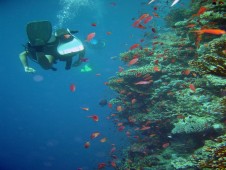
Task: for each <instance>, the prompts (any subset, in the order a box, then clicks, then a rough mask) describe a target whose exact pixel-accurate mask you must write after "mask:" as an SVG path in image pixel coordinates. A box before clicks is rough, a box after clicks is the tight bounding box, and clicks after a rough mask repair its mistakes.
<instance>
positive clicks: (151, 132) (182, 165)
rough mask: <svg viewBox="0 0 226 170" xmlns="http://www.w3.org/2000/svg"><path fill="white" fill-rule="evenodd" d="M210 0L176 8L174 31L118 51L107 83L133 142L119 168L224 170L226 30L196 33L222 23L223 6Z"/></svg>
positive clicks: (115, 117)
mask: <svg viewBox="0 0 226 170" xmlns="http://www.w3.org/2000/svg"><path fill="white" fill-rule="evenodd" d="M210 2H211V1H203V2H198V1H195V2H193V3H192V4H191V7H190V8H189V10H188V9H176V10H174V9H173V10H172V11H171V12H170V13H169V15H168V16H167V17H165V20H166V25H167V26H171V27H172V28H174V33H172V30H169V31H168V32H164V33H163V34H159V35H158V37H157V38H155V39H154V38H153V39H151V40H150V39H145V42H144V43H143V48H139V49H138V48H136V49H133V50H129V51H125V52H123V53H121V54H120V60H121V61H122V62H123V63H124V64H125V65H124V66H120V69H119V72H118V73H117V75H116V76H115V77H111V78H110V79H109V81H108V82H107V83H106V85H107V86H108V87H109V88H111V89H112V90H114V91H116V92H117V93H118V95H117V96H116V97H115V98H113V99H112V100H111V101H110V103H111V104H113V107H112V109H113V110H114V111H115V114H114V115H113V116H111V119H112V120H113V121H114V122H120V123H121V124H123V126H125V131H126V135H127V136H128V139H129V141H130V145H129V146H128V147H127V148H126V149H124V150H123V159H120V160H118V167H117V168H118V169H120V170H125V169H130V170H132V169H136V170H138V169H142V170H144V169H153V170H154V169H169V170H171V169H192V170H195V169H197V170H198V169H205V168H207V169H208V168H209V169H211V168H212V169H213V168H215V169H216V168H218V169H225V167H226V165H225V159H226V155H225V154H226V151H225V150H226V140H225V139H226V137H225V122H226V87H225V85H226V79H225V77H226V35H213V34H208V35H206V34H203V35H202V36H200V35H199V34H197V33H196V32H195V31H197V30H202V29H204V28H205V29H224V27H225V25H222V23H223V22H224V23H225V20H226V15H225V11H226V10H225V9H226V8H225V5H222V6H219V5H216V6H213V5H210ZM200 4H201V5H202V6H200ZM201 7H202V8H201ZM202 10H203V11H202ZM200 11H201V12H200ZM134 59H136V62H134ZM131 63H132V64H131Z"/></svg>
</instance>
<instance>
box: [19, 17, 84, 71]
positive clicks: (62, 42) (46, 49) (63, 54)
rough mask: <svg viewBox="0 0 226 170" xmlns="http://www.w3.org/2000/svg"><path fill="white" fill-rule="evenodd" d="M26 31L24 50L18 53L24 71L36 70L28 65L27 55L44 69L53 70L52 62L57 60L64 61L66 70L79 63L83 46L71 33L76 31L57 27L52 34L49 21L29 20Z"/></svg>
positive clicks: (82, 53)
mask: <svg viewBox="0 0 226 170" xmlns="http://www.w3.org/2000/svg"><path fill="white" fill-rule="evenodd" d="M26 31H27V36H28V39H29V42H28V43H27V44H26V45H25V51H23V52H22V53H20V55H19V58H20V61H21V63H22V65H23V67H24V71H25V72H28V73H33V72H35V71H36V70H35V69H34V68H32V67H30V66H29V65H28V57H29V58H30V59H31V60H32V61H34V62H36V63H38V64H39V65H40V66H41V67H42V68H43V69H45V70H48V69H52V70H54V71H55V70H56V68H54V67H53V64H55V63H56V62H57V61H58V60H59V61H65V62H66V65H65V69H66V70H69V69H70V68H71V66H73V67H76V66H79V65H80V64H81V60H82V59H83V58H84V55H85V48H84V45H83V44H82V42H81V41H80V40H79V39H78V38H77V37H75V36H74V35H73V34H75V33H77V32H78V31H70V30H69V29H58V30H56V32H55V34H54V35H52V25H51V23H50V22H49V21H35V22H30V23H28V24H27V28H26ZM77 54H78V60H77V61H75V62H73V57H74V56H75V55H77ZM72 62H73V64H72Z"/></svg>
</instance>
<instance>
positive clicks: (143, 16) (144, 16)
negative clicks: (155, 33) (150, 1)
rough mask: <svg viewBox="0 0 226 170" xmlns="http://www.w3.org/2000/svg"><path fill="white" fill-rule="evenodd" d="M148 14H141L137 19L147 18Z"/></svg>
mask: <svg viewBox="0 0 226 170" xmlns="http://www.w3.org/2000/svg"><path fill="white" fill-rule="evenodd" d="M148 16H149V14H143V15H141V16H140V18H139V20H143V19H144V18H147V17H148Z"/></svg>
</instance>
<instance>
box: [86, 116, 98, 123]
mask: <svg viewBox="0 0 226 170" xmlns="http://www.w3.org/2000/svg"><path fill="white" fill-rule="evenodd" d="M88 118H92V119H93V121H95V122H98V121H99V117H98V116H97V115H92V116H88Z"/></svg>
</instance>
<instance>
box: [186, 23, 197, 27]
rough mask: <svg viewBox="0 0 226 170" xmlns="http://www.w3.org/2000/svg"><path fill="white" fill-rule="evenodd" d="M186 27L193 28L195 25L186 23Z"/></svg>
mask: <svg viewBox="0 0 226 170" xmlns="http://www.w3.org/2000/svg"><path fill="white" fill-rule="evenodd" d="M186 27H187V28H193V27H195V24H188V25H187V26H186Z"/></svg>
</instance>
